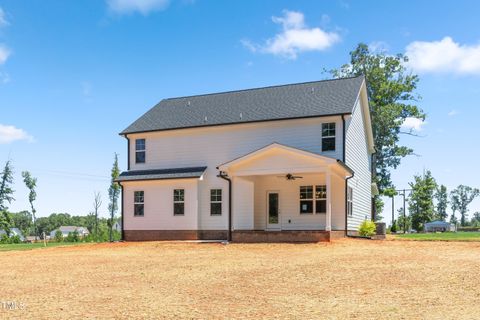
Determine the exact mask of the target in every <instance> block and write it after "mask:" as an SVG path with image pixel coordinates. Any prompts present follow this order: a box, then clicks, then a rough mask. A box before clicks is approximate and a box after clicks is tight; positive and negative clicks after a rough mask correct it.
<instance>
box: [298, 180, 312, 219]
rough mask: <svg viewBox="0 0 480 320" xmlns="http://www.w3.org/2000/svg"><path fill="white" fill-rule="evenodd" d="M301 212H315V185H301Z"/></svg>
mask: <svg viewBox="0 0 480 320" xmlns="http://www.w3.org/2000/svg"><path fill="white" fill-rule="evenodd" d="M300 213H301V214H308V213H313V186H301V187H300Z"/></svg>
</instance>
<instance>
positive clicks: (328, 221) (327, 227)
mask: <svg viewBox="0 0 480 320" xmlns="http://www.w3.org/2000/svg"><path fill="white" fill-rule="evenodd" d="M325 184H326V186H327V214H326V216H325V231H331V230H332V186H331V184H332V177H331V173H330V168H327V172H326V173H325Z"/></svg>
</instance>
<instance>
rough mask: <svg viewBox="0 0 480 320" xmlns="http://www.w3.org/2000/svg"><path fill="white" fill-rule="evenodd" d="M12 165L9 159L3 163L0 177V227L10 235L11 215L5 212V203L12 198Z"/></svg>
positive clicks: (9, 201)
mask: <svg viewBox="0 0 480 320" xmlns="http://www.w3.org/2000/svg"><path fill="white" fill-rule="evenodd" d="M12 184H13V167H12V163H11V162H10V160H8V161H7V162H6V163H5V166H4V167H3V171H2V174H1V177H0V229H4V230H5V232H6V233H7V235H10V227H11V223H12V222H11V217H10V214H9V213H8V212H7V210H8V206H7V204H10V203H12V201H13V200H15V199H14V198H13V192H14V191H13V189H12V187H11V186H12Z"/></svg>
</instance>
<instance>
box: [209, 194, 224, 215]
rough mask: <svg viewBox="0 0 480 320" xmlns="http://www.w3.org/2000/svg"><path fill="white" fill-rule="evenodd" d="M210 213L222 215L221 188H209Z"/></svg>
mask: <svg viewBox="0 0 480 320" xmlns="http://www.w3.org/2000/svg"><path fill="white" fill-rule="evenodd" d="M210 215H212V216H220V215H222V189H212V190H210Z"/></svg>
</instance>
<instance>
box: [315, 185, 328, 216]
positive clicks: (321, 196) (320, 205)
mask: <svg viewBox="0 0 480 320" xmlns="http://www.w3.org/2000/svg"><path fill="white" fill-rule="evenodd" d="M326 212H327V186H315V213H326Z"/></svg>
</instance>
